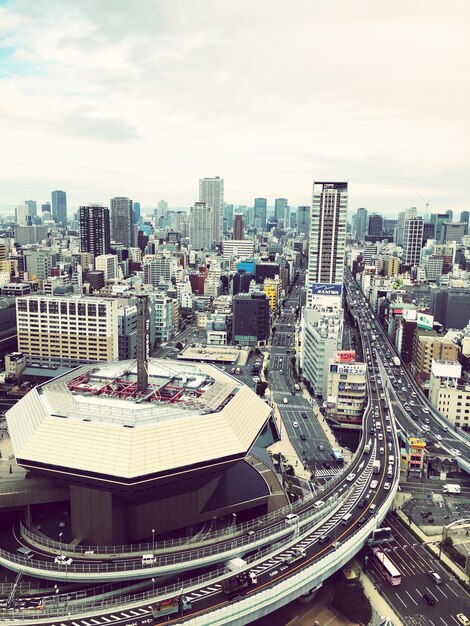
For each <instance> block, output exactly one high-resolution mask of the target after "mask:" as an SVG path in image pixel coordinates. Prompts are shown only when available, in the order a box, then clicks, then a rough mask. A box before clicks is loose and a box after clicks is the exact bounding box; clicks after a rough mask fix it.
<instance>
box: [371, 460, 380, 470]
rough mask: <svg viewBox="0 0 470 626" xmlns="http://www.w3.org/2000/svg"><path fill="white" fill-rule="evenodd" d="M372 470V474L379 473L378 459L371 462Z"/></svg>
mask: <svg viewBox="0 0 470 626" xmlns="http://www.w3.org/2000/svg"><path fill="white" fill-rule="evenodd" d="M372 471H373V473H374V474H379V473H380V459H376V460H375V461H374V462H373V463H372Z"/></svg>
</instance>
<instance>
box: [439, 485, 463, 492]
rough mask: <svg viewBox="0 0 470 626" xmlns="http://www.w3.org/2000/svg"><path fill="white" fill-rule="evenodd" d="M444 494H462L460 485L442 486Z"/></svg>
mask: <svg viewBox="0 0 470 626" xmlns="http://www.w3.org/2000/svg"><path fill="white" fill-rule="evenodd" d="M442 491H443V492H444V493H460V485H442Z"/></svg>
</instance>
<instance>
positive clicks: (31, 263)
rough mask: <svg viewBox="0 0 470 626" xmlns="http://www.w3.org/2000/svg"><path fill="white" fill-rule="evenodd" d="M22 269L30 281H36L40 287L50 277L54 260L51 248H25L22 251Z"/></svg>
mask: <svg viewBox="0 0 470 626" xmlns="http://www.w3.org/2000/svg"><path fill="white" fill-rule="evenodd" d="M23 258H24V269H25V272H27V273H28V277H29V279H30V280H37V281H38V282H39V285H40V286H42V284H43V282H44V281H45V280H46V278H49V276H50V275H51V271H52V267H53V266H54V264H55V258H54V254H53V251H52V248H39V249H38V248H25V249H24V250H23Z"/></svg>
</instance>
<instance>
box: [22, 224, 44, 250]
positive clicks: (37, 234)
mask: <svg viewBox="0 0 470 626" xmlns="http://www.w3.org/2000/svg"><path fill="white" fill-rule="evenodd" d="M47 233H48V228H47V226H38V225H36V224H35V225H34V226H15V242H16V243H18V244H20V246H24V245H28V244H34V243H40V242H41V241H44V240H45V239H47Z"/></svg>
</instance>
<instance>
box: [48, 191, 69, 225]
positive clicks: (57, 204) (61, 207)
mask: <svg viewBox="0 0 470 626" xmlns="http://www.w3.org/2000/svg"><path fill="white" fill-rule="evenodd" d="M52 219H53V220H54V222H55V223H56V224H62V225H63V226H65V225H66V224H67V194H66V193H65V191H60V190H56V191H53V192H52Z"/></svg>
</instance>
